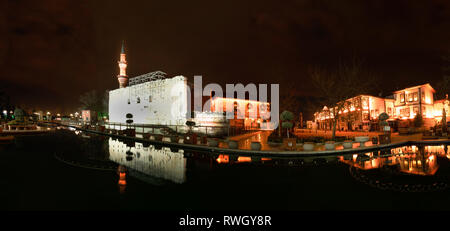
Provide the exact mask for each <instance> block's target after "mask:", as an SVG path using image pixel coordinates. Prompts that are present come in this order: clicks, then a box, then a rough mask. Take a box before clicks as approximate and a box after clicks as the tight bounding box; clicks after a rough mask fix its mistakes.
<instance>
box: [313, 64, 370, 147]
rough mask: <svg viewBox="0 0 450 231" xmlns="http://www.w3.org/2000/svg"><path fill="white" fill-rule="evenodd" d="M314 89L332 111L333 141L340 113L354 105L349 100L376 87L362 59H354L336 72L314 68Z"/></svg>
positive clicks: (322, 102) (340, 66) (321, 101)
mask: <svg viewBox="0 0 450 231" xmlns="http://www.w3.org/2000/svg"><path fill="white" fill-rule="evenodd" d="M310 77H311V80H312V83H313V86H314V88H315V89H316V90H317V92H318V94H319V96H320V97H319V102H320V103H321V104H322V106H327V107H328V109H329V110H330V114H331V115H330V119H331V120H332V126H333V127H332V131H333V133H332V139H333V140H334V139H335V136H336V124H337V122H338V121H339V119H340V114H339V112H340V111H343V110H345V109H348V108H349V107H350V106H351V105H352V101H351V100H349V99H351V98H353V97H355V96H357V95H360V94H366V93H368V91H369V89H371V88H373V87H374V84H375V81H374V80H375V78H374V76H373V75H372V74H371V73H370V72H368V71H367V70H366V69H365V68H364V66H363V62H362V61H361V60H360V59H357V58H353V59H352V61H351V62H350V63H342V62H341V63H340V64H339V66H338V67H337V68H336V69H335V70H331V71H328V70H326V69H323V68H314V69H312V70H311V71H310Z"/></svg>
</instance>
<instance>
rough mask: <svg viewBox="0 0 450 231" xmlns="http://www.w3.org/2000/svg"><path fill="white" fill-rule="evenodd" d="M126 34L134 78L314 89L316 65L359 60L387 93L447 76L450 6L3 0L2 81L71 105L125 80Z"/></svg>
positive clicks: (45, 103) (38, 98)
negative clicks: (121, 68)
mask: <svg viewBox="0 0 450 231" xmlns="http://www.w3.org/2000/svg"><path fill="white" fill-rule="evenodd" d="M122 40H125V43H126V50H127V59H128V63H129V65H128V74H129V76H131V77H133V76H136V75H139V74H144V73H147V72H151V71H155V70H162V71H164V72H167V73H168V74H169V75H170V76H172V75H177V74H182V75H184V76H186V77H188V78H190V79H192V78H193V75H195V74H198V75H203V78H204V81H206V82H218V83H220V84H225V83H238V82H241V83H244V84H247V83H250V82H254V83H258V82H261V83H280V84H281V88H282V89H281V91H283V89H286V88H287V87H288V86H292V85H294V84H293V83H294V82H295V83H296V85H295V86H296V90H297V94H298V95H301V96H310V95H314V92H313V91H311V87H310V84H309V81H308V75H307V70H308V68H309V67H311V66H315V65H322V66H326V67H327V66H332V65H333V64H336V63H337V62H338V61H339V60H340V59H344V60H345V59H346V58H348V57H351V56H358V57H361V58H363V59H364V60H365V63H366V64H367V68H368V69H370V70H372V71H373V72H376V73H377V74H378V76H379V78H380V81H384V82H385V84H382V85H381V86H382V87H383V89H380V91H383V92H389V91H392V90H395V89H398V88H402V87H407V86H411V85H412V84H416V83H417V84H422V83H426V82H430V83H432V84H434V83H435V82H437V81H438V80H439V79H441V77H442V71H441V66H442V61H441V59H440V57H441V56H442V55H443V54H445V53H446V52H448V51H449V48H450V1H447V0H427V1H410V0H401V1H394V0H385V1H381V0H380V1H356V0H339V1H336V0H330V1H320V0H297V1H289V0H286V1H272V2H264V3H263V2H261V1H244V0H227V1H211V0H205V1H170V0H165V1H151V0H148V1H147V0H146V1H116V0H107V1H106V0H95V1H94V0H92V1H88V0H76V1H74V0H73V1H68V0H41V1H35V0H29V1H25V0H6V1H5V0H2V1H0V65H1V68H0V80H1V88H3V89H5V90H6V92H7V93H8V94H9V95H10V96H11V99H12V100H13V102H14V103H16V104H18V105H22V106H23V107H31V108H35V109H41V110H51V111H52V112H53V111H54V112H55V113H56V112H61V113H64V112H66V113H70V112H74V110H75V109H76V108H77V107H78V106H79V101H78V98H79V95H80V94H81V93H83V92H86V91H89V90H93V89H95V90H97V91H104V90H106V89H115V88H117V87H118V83H117V79H116V75H117V74H118V67H117V61H118V59H119V52H120V45H121V41H122Z"/></svg>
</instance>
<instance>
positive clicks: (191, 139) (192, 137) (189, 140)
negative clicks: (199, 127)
mask: <svg viewBox="0 0 450 231" xmlns="http://www.w3.org/2000/svg"><path fill="white" fill-rule="evenodd" d="M186 126H188V127H189V131H188V133H187V134H186V135H185V137H184V139H183V140H184V143H185V144H197V134H195V133H193V132H192V127H194V126H195V122H194V121H186Z"/></svg>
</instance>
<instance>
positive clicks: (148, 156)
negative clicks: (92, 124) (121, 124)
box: [108, 138, 186, 184]
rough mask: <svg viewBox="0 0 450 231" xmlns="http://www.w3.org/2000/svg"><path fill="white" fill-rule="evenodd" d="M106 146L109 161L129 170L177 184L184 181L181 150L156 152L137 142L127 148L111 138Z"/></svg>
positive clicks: (167, 149) (184, 162)
mask: <svg viewBox="0 0 450 231" xmlns="http://www.w3.org/2000/svg"><path fill="white" fill-rule="evenodd" d="M108 145H109V159H110V160H111V161H113V162H116V163H118V164H120V165H123V166H125V167H127V168H128V169H129V170H130V169H131V170H135V171H137V172H139V173H142V174H145V175H147V176H151V177H156V178H160V179H164V180H169V181H171V182H174V183H177V184H181V183H184V182H185V181H186V158H184V157H183V154H184V152H183V150H179V151H178V152H172V151H171V150H170V148H166V147H163V148H161V149H160V150H158V149H156V148H155V146H153V145H149V147H144V146H143V144H142V143H137V142H136V143H135V145H134V146H132V147H129V146H127V144H126V143H123V142H121V141H118V140H114V139H112V138H110V139H109V140H108ZM141 179H142V177H141Z"/></svg>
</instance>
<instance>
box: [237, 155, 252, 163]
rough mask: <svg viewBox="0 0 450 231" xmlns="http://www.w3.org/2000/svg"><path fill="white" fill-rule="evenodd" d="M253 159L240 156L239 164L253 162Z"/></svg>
mask: <svg viewBox="0 0 450 231" xmlns="http://www.w3.org/2000/svg"><path fill="white" fill-rule="evenodd" d="M251 161H252V158H251V157H248V156H240V157H238V162H240V163H242V162H251Z"/></svg>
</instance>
